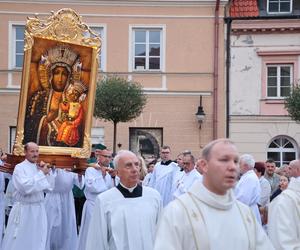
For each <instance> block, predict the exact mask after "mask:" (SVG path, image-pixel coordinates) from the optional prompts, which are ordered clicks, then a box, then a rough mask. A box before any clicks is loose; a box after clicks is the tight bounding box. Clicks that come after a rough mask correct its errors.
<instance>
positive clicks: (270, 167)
mask: <svg viewBox="0 0 300 250" xmlns="http://www.w3.org/2000/svg"><path fill="white" fill-rule="evenodd" d="M275 167H276V165H275V162H267V163H266V172H267V174H268V175H269V176H272V175H273V174H274V172H275Z"/></svg>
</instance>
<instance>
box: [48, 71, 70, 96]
mask: <svg viewBox="0 0 300 250" xmlns="http://www.w3.org/2000/svg"><path fill="white" fill-rule="evenodd" d="M52 73H53V79H52V88H53V89H54V90H55V91H58V92H62V91H64V89H65V87H66V84H67V80H68V75H69V74H68V71H67V69H66V68H65V67H61V66H57V67H55V68H54V69H53V71H52Z"/></svg>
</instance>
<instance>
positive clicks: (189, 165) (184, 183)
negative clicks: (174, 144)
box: [173, 154, 203, 198]
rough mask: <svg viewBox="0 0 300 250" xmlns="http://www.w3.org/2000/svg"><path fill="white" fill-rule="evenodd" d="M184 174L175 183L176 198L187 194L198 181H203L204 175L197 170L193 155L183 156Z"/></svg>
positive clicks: (174, 194)
mask: <svg viewBox="0 0 300 250" xmlns="http://www.w3.org/2000/svg"><path fill="white" fill-rule="evenodd" d="M182 164H183V171H184V172H183V174H182V175H181V177H180V178H179V179H178V180H177V181H176V182H175V191H174V193H173V196H174V198H175V197H178V196H180V195H182V194H184V193H186V192H187V191H188V190H189V188H190V187H191V186H192V185H193V183H194V182H195V181H196V180H200V181H202V178H203V177H202V175H201V174H200V173H199V172H198V171H197V170H196V168H195V157H194V156H193V155H192V154H185V155H183V159H182Z"/></svg>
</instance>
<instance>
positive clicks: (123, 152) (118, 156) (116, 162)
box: [114, 150, 137, 169]
mask: <svg viewBox="0 0 300 250" xmlns="http://www.w3.org/2000/svg"><path fill="white" fill-rule="evenodd" d="M125 155H132V156H135V157H137V156H136V154H135V153H133V152H131V151H129V150H120V151H119V152H118V153H117V154H116V156H115V158H114V166H115V168H116V169H117V168H118V165H119V161H120V159H121V157H123V156H125Z"/></svg>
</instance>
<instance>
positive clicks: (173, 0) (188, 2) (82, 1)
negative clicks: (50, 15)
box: [0, 0, 228, 7]
mask: <svg viewBox="0 0 300 250" xmlns="http://www.w3.org/2000/svg"><path fill="white" fill-rule="evenodd" d="M0 3H10V4H12V3H14V4H56V5H57V4H70V5H84V6H89V5H93V6H147V7H149V6H150V7H151V6H153V7H155V6H174V7H176V6H178V7H182V6H215V4H216V1H215V0H210V1H209V0H144V1H142V0H130V1H125V0H124V1H120V0H109V1H107V0H106V1H105V0H103V1H102V0H97V1H96V0H95V1H91V0H69V1H68V0H63V1H61V0H51V1H49V0H37V1H34V0H28V1H20V0H10V1H7V0H6V1H1V0H0ZM227 3H228V0H221V1H220V4H221V5H223V6H225V5H226V4H227Z"/></svg>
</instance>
